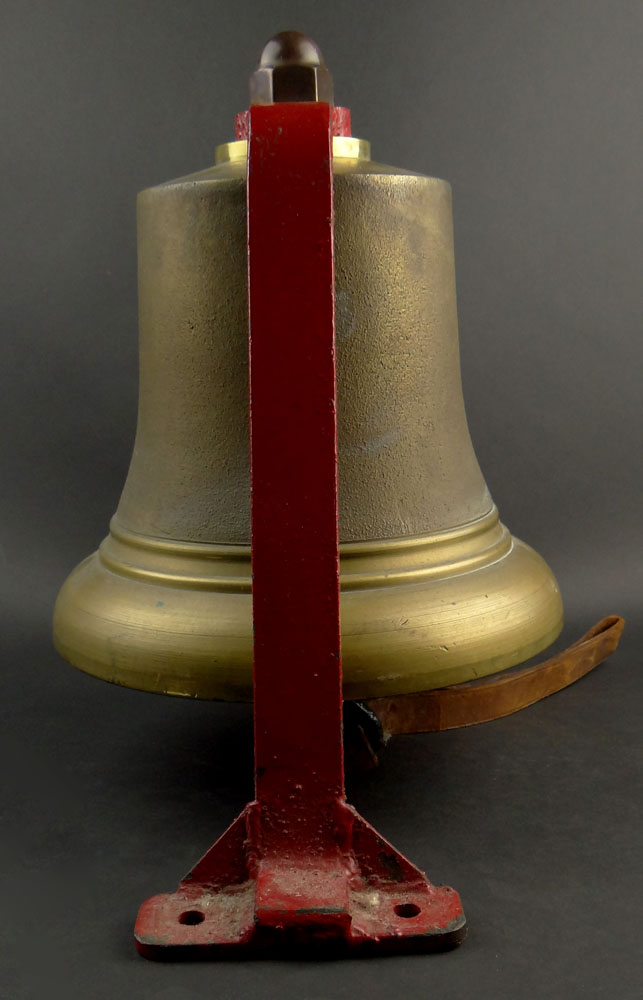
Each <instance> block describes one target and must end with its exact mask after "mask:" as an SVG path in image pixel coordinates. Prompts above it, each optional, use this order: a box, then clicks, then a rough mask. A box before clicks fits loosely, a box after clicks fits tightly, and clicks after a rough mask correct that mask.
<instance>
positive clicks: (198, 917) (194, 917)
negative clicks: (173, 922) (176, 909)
mask: <svg viewBox="0 0 643 1000" xmlns="http://www.w3.org/2000/svg"><path fill="white" fill-rule="evenodd" d="M204 920H205V913H201V910H186V911H185V913H182V914H181V916H180V917H179V923H180V924H190V925H191V926H194V924H202V923H203V921H204Z"/></svg>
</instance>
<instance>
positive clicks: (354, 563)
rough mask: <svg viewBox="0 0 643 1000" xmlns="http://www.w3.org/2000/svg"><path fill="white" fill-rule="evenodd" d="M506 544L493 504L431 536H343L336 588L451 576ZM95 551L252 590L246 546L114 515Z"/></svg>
mask: <svg viewBox="0 0 643 1000" xmlns="http://www.w3.org/2000/svg"><path fill="white" fill-rule="evenodd" d="M511 545H512V540H511V535H510V534H509V532H508V530H507V529H506V528H505V526H504V525H503V524H502V523H501V522H500V520H499V517H498V511H497V509H496V507H493V508H492V509H491V510H490V511H489V513H488V514H485V515H484V516H483V517H481V518H478V519H477V520H475V521H470V522H469V523H468V524H465V525H461V526H459V527H458V528H454V529H451V530H447V531H439V532H435V533H433V534H431V535H419V536H418V535H415V536H412V537H407V538H390V539H385V540H382V541H380V540H378V541H369V542H347V543H344V544H342V545H340V556H341V587H342V590H344V591H346V590H365V589H369V588H373V587H390V586H392V585H396V584H414V583H421V582H423V581H425V580H428V579H431V578H434V577H440V578H444V577H448V576H457V575H459V574H461V573H468V572H469V571H470V570H474V569H479V568H481V567H483V566H489V565H491V563H494V562H497V561H498V560H499V559H501V558H502V557H503V556H505V555H507V554H508V553H509V552H510V551H511ZM99 553H100V559H101V562H102V563H103V564H104V566H106V567H107V569H109V570H111V571H112V572H113V573H117V574H119V575H120V576H127V577H131V578H133V579H139V580H144V581H147V582H149V583H156V584H161V585H166V586H172V587H182V588H187V589H195V590H216V591H227V592H232V593H248V594H249V593H250V590H251V576H250V546H249V545H218V544H211V543H207V544H206V543H197V542H176V541H168V540H166V539H159V538H150V537H148V536H145V535H139V534H136V533H135V532H133V531H129V530H128V529H126V528H124V527H123V525H122V524H120V523H119V521H118V520H117V518H116V517H114V518H113V519H112V522H111V525H110V534H109V536H108V537H107V538H106V539H105V540H104V541H103V543H102V545H101V546H100V549H99ZM391 566H395V567H396V568H395V570H394V571H391Z"/></svg>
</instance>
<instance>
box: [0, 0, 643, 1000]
mask: <svg viewBox="0 0 643 1000" xmlns="http://www.w3.org/2000/svg"><path fill="white" fill-rule="evenodd" d="M286 27H298V28H300V29H301V30H304V31H307V32H308V33H309V34H311V35H312V36H313V37H314V38H315V39H316V40H317V41H318V42H319V43H320V45H321V46H322V49H323V51H324V53H325V55H326V57H327V60H328V62H329V64H330V66H331V69H332V70H333V72H334V76H335V84H336V96H337V99H338V101H339V102H340V103H343V104H346V105H348V106H349V107H351V108H352V112H353V123H354V132H355V134H356V135H360V136H363V137H367V138H369V139H370V140H371V142H372V144H373V150H374V155H375V157H376V158H378V159H380V160H382V161H384V162H392V163H396V164H398V165H402V166H405V167H408V168H412V169H416V170H419V171H422V172H424V173H430V174H435V175H437V176H440V177H446V178H447V179H448V180H450V181H451V183H452V185H453V190H454V211H455V234H456V259H457V277H458V294H459V315H460V329H461V349H462V364H463V380H464V389H465V398H466V401H467V409H468V414H469V420H470V425H471V430H472V436H473V439H474V443H475V447H476V450H477V454H478V457H479V459H480V464H481V466H482V469H483V471H484V473H485V475H486V478H487V481H488V484H489V487H490V489H491V492H492V494H493V495H494V498H495V500H496V502H497V503H498V506H499V508H500V511H501V514H502V517H503V520H505V521H506V522H507V523H508V524H509V525H510V527H511V528H512V529H513V530H514V531H515V532H516V533H517V534H519V535H520V536H521V537H523V538H525V539H526V540H527V541H529V542H530V543H531V544H532V545H534V547H535V548H537V549H538V550H539V551H540V552H541V553H542V554H543V555H544V556H545V558H546V559H547V560H548V561H549V563H550V565H551V566H552V568H553V569H554V571H555V572H556V574H557V576H558V579H559V581H560V584H561V587H562V591H563V597H564V599H565V603H566V609H567V626H566V630H565V634H564V637H563V638H564V639H565V640H568V639H571V638H574V637H575V636H576V635H577V634H580V632H582V631H584V630H585V629H586V628H587V627H588V626H589V625H590V624H591V623H592V622H593V621H594V620H595V619H597V618H598V617H600V616H602V615H603V614H606V613H609V612H612V611H617V612H620V613H623V614H625V615H626V616H627V617H628V618H629V623H628V628H627V631H626V634H625V637H624V639H623V643H622V646H621V649H620V651H619V653H618V654H617V655H616V656H615V657H614V660H613V661H612V662H610V663H609V664H607V665H605V666H603V667H601V668H599V670H598V671H597V672H596V673H594V674H592V675H591V676H590V677H588V678H586V679H585V680H584V681H582V682H581V683H580V684H578V685H576V686H575V687H573V688H570V689H568V690H567V691H565V692H562V693H561V694H559V695H557V696H555V697H554V698H551V699H549V700H547V701H545V702H542V703H541V704H539V705H537V706H535V707H533V708H532V709H529V710H527V711H526V712H524V713H522V714H519V715H516V716H514V717H512V718H510V719H507V720H504V721H501V722H496V723H493V724H490V725H487V726H480V727H477V728H474V729H470V730H461V731H455V732H452V733H447V734H442V735H439V736H416V737H406V738H399V739H398V740H396V741H394V743H393V744H392V745H391V747H390V748H389V751H388V753H387V756H386V758H385V760H384V763H383V765H382V767H381V768H380V770H379V772H378V773H376V774H371V775H368V776H367V777H365V778H361V779H359V780H356V781H353V782H352V787H351V790H350V794H351V799H352V801H353V802H354V803H355V804H356V805H357V806H358V808H359V809H360V810H361V811H362V813H363V814H364V815H365V816H366V817H367V818H368V819H369V820H370V821H371V822H372V823H373V824H374V825H375V826H376V827H377V828H378V829H379V830H380V831H381V832H382V833H383V834H384V835H385V836H388V837H389V839H391V840H392V841H393V842H394V843H395V845H396V846H397V847H398V848H399V849H401V850H403V851H404V852H406V853H408V854H409V855H410V856H411V857H412V859H413V860H414V861H416V862H418V863H419V864H420V865H421V866H422V867H424V868H426V869H427V871H428V872H429V875H430V877H431V878H432V879H433V880H434V881H447V882H450V883H451V884H453V885H455V886H457V888H458V889H459V890H460V892H461V894H462V896H463V900H464V903H465V907H466V911H467V915H468V917H469V923H470V937H469V939H468V941H467V942H466V943H465V945H464V946H463V947H462V948H461V949H460V950H459V951H456V952H453V953H450V954H448V955H443V956H436V957H415V958H392V959H386V960H372V961H363V960H362V961H352V962H343V963H342V962H328V963H323V964H318V965H311V964H306V963H303V962H302V963H300V962H297V961H293V962H281V963H276V962H267V963H250V964H225V965H201V966H189V965H188V966H185V965H183V966H156V965H153V964H151V963H146V962H145V961H144V960H142V959H140V958H138V957H137V956H136V954H135V952H134V949H133V945H132V943H131V927H132V924H133V920H134V917H135V913H136V909H137V907H138V905H139V903H140V902H141V901H142V900H143V899H145V898H146V897H147V896H148V895H151V894H152V893H154V892H157V891H161V890H164V889H170V888H172V887H173V886H174V884H175V883H176V881H177V879H178V877H179V876H180V875H181V874H182V873H183V871H184V870H185V869H186V868H187V867H188V866H189V865H190V864H191V862H193V861H194V860H195V859H196V858H197V857H198V856H199V854H200V853H201V852H202V850H203V849H204V848H205V847H206V846H207V845H208V844H209V843H210V842H211V841H212V840H213V839H214V838H215V836H216V835H218V833H219V832H220V831H221V830H222V829H223V827H224V825H225V824H226V823H227V822H229V821H230V820H231V819H232V818H233V816H234V815H235V813H236V812H237V811H238V810H239V809H240V808H241V806H242V805H243V803H244V802H245V800H246V799H247V798H248V796H249V795H250V794H251V785H250V775H251V728H250V716H249V711H248V709H247V707H244V706H224V705H208V704H195V703H188V702H183V701H180V700H174V699H169V698H165V699H163V698H153V697H151V696H149V695H143V694H140V693H137V692H130V691H126V690H124V689H118V688H115V687H111V686H109V685H105V684H102V683H100V682H98V681H95V680H93V679H91V678H88V677H86V676H84V675H82V674H80V673H77V672H76V671H74V670H72V669H71V668H70V667H69V666H67V665H66V664H64V663H62V662H60V661H58V660H57V658H56V656H55V654H54V653H53V651H52V648H51V642H50V618H51V609H52V604H53V601H54V599H55V595H56V591H57V588H58V587H59V585H60V584H61V583H62V580H63V579H64V577H65V575H66V573H67V572H68V571H69V570H70V569H71V568H72V566H73V565H75V563H76V562H78V561H79V559H80V558H82V557H84V556H85V555H86V554H87V553H88V552H89V551H90V550H91V549H93V548H95V546H96V544H97V543H98V541H99V540H100V538H101V536H102V535H103V533H104V532H105V530H106V527H107V522H108V519H109V517H110V515H111V514H112V512H113V510H114V508H115V506H116V503H117V501H118V496H119V492H120V489H121V487H122V484H123V481H124V478H125V474H126V470H127V464H128V460H129V455H130V451H131V446H132V441H133V432H134V426H135V414H136V391H137V385H136V383H137V370H136V366H137V344H136V338H137V331H136V326H137V319H136V308H137V307H136V283H135V282H136V257H135V255H136V243H135V219H134V199H135V194H136V192H137V191H138V190H139V189H140V188H142V187H146V186H148V185H152V184H155V183H158V182H160V181H163V180H166V179H168V178H170V177H173V176H178V175H181V174H185V173H188V172H191V171H193V170H196V169H200V168H202V167H204V166H206V165H207V164H209V163H210V162H211V159H212V150H213V147H214V145H215V144H216V143H217V142H221V141H225V140H226V139H227V138H229V137H230V136H231V131H232V118H233V115H234V113H235V112H236V111H238V110H240V109H242V108H244V107H245V106H246V78H247V75H248V73H249V71H250V70H251V68H252V66H253V64H254V61H255V59H256V57H257V54H258V51H259V50H260V48H261V45H262V44H263V42H264V41H265V39H266V38H267V37H269V36H270V35H271V34H273V33H274V32H275V31H277V30H281V29H283V28H286ZM642 51H643V6H642V5H641V3H640V0H611V2H608V0H604V2H595V0H556V2H552V0H537V2H535V0H517V2H516V0H514V2H501V0H489V2H486V3H482V2H479V3H475V2H473V0H467V2H454V0H451V2H448V0H441V2H433V0H425V2H419V0H416V2H406V3H404V2H402V3H398V4H384V3H376V2H370V3H368V2H365V0H360V2H345V3H343V4H340V3H313V2H311V0H301V2H294V0H293V2H270V3H264V4H259V3H257V4H256V5H253V4H249V3H243V2H236V3H232V2H229V0H219V2H215V0H208V2H205V0H185V2H183V3H178V2H177V3H168V2H148V3H143V2H132V0H128V2H124V0H111V2H110V3H97V2H92V0H66V2H61V0H58V2H52V0H49V2H45V0H41V2H30V0H22V2H17V0H4V3H3V5H2V11H1V13H0V93H1V95H2V97H1V99H0V113H1V115H2V120H1V123H0V124H1V128H0V137H1V139H0V159H1V163H2V168H1V169H2V228H1V231H0V245H1V248H2V264H1V272H0V281H1V282H2V292H1V295H0V312H1V317H2V357H3V366H2V367H3V380H2V394H1V397H0V398H1V401H2V402H1V405H2V414H1V418H2V419H1V426H2V436H1V437H2V445H1V446H2V451H3V454H2V459H1V468H2V470H3V489H2V549H1V551H0V559H1V564H2V568H3V572H2V576H1V586H2V601H3V614H2V628H1V635H0V642H1V643H2V668H3V687H2V690H3V705H2V713H3V721H2V727H1V729H0V732H1V735H2V739H3V744H4V753H3V778H4V781H5V782H6V785H7V787H6V789H4V790H3V792H2V812H3V820H4V822H3V843H2V849H1V851H0V857H1V858H2V863H3V866H4V867H6V874H5V877H4V883H3V884H5V885H6V887H7V888H5V890H4V891H3V893H2V902H3V914H2V919H1V921H0V935H2V938H3V941H4V946H3V949H2V952H3V958H2V963H3V966H4V969H3V970H2V975H1V976H0V995H1V996H2V997H3V1000H4V998H7V1000H22V998H38V1000H40V998H41V997H42V998H45V997H46V998H51V997H59V996H60V997H63V996H65V997H71V996H78V997H81V996H82V997H87V998H96V1000H102V998H106V1000H107V998H109V1000H113V998H115V997H123V998H130V997H131V998H137V1000H144V998H148V997H150V998H151V997H154V998H155V1000H184V998H185V1000H187V998H191V997H210V996H212V995H216V996H221V997H226V998H227V997H243V998H245V997H248V998H250V997H257V998H259V997H262V998H263V997H281V996H289V997H295V998H311V1000H330V998H335V997H337V998H343V997H347V998H348V997H354V996H356V995H361V994H366V995H370V996H373V997H389V996H400V997H405V998H407V997H408V998H411V997H416V996H417V997H420V996H425V995H434V996H439V997H441V998H442V1000H448V998H451V997H462V996H475V997H476V998H477V1000H486V998H491V997H511V998H513V1000H521V998H536V997H542V996H547V997H554V998H558V997H561V998H562V997H570V998H577V997H578V998H581V997H582V998H585V997H587V998H601V997H610V998H611V997H618V998H619V1000H630V998H632V1000H634V998H635V997H636V998H638V997H639V996H640V995H641V993H642V992H643V969H642V965H641V958H640V952H641V949H640V943H639V939H640V928H641V922H642V909H641V898H642V889H643V885H642V880H641V874H642V871H641V836H640V824H641V802H642V795H641V782H640V749H641V742H640V737H639V733H638V730H639V704H640V694H641V680H640V670H639V656H638V650H639V642H640V639H641V621H640V615H639V613H638V612H639V609H640V603H641V598H640V595H641V592H642V584H643V580H642V573H641V563H642V560H641V549H642V541H643V538H642V534H643V533H642V530H641V520H642V519H641V493H642V491H641V480H642V474H641V454H642V445H643V442H642V432H641V428H642V420H641V374H642V371H641V360H642V354H641V337H640V330H641V315H642V305H643V303H642V294H641V289H642V287H643V284H642V281H641V265H642V253H641V232H642V227H641V222H642V209H641V205H642V199H641V174H642V168H641V164H642V163H643V129H642V126H641V120H642V119H641V106H642V100H641V98H642V92H643V69H642V66H643V61H642V55H641V53H642Z"/></svg>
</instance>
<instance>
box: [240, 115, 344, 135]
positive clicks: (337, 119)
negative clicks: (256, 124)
mask: <svg viewBox="0 0 643 1000" xmlns="http://www.w3.org/2000/svg"><path fill="white" fill-rule="evenodd" d="M330 125H331V131H332V134H333V135H351V112H350V108H339V107H332V108H331V109H330ZM249 135H250V111H239V113H238V114H236V115H235V116H234V137H235V139H247V138H248V136H249Z"/></svg>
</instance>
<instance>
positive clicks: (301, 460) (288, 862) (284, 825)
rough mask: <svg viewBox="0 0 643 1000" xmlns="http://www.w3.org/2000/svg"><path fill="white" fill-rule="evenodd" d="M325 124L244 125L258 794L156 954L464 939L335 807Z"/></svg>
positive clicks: (193, 881) (151, 938)
mask: <svg viewBox="0 0 643 1000" xmlns="http://www.w3.org/2000/svg"><path fill="white" fill-rule="evenodd" d="M331 131H332V130H331V115H330V108H329V106H328V105H326V104H321V103H316V104H303V103H300V104H276V105H271V106H266V107H254V108H252V110H251V113H250V146H249V164H248V252H249V306H250V393H251V409H250V412H251V467H252V562H253V617H254V689H255V762H256V779H255V780H256V785H255V787H256V799H255V801H254V802H252V803H250V804H249V805H248V806H246V808H245V810H244V811H243V813H242V814H241V815H240V816H239V818H238V819H237V820H236V821H235V822H234V823H233V824H232V826H231V827H230V828H229V829H228V830H227V831H226V833H225V834H224V835H223V836H222V837H221V838H220V839H219V840H218V841H217V843H215V844H214V846H213V847H211V848H210V850H209V851H208V852H207V854H206V855H205V857H204V858H202V860H201V861H200V862H198V864H197V865H196V866H195V867H194V868H193V869H192V871H191V872H190V873H189V874H188V875H187V876H186V877H185V878H184V879H183V881H182V882H181V884H180V885H179V887H178V889H177V891H176V892H174V893H171V894H165V895H161V896H155V897H153V898H152V899H150V900H148V901H147V903H145V904H144V905H143V907H142V908H141V910H140V912H139V916H138V920H137V924H136V930H135V937H136V942H137V946H138V948H139V950H140V951H141V952H142V954H144V955H146V956H148V957H150V958H167V957H172V958H174V957H198V956H217V955H225V954H226V953H227V952H234V951H235V950H239V949H243V948H245V949H247V950H249V951H253V950H257V951H261V950H262V949H265V948H269V949H275V948H280V947H284V948H286V949H288V948H292V947H294V946H295V945H296V946H297V947H300V948H301V947H302V946H303V947H307V946H320V945H327V946H332V947H334V948H335V949H338V950H344V951H350V950H352V949H355V948H358V947H362V948H367V949H368V948H371V949H373V950H377V951H381V950H387V949H388V950H396V951H399V950H427V949H430V948H435V947H445V946H450V945H453V944H456V943H458V942H459V941H460V940H461V939H462V937H463V934H464V915H463V913H462V908H461V905H460V900H459V897H458V895H457V893H456V892H454V891H453V890H451V889H449V888H448V887H444V886H443V887H435V886H433V885H431V884H430V883H429V882H428V881H427V880H426V877H425V876H424V875H423V874H422V872H420V871H419V869H417V868H415V866H414V865H412V864H411V863H410V862H409V861H407V860H406V858H404V857H403V856H402V855H400V854H399V853H398V852H397V851H395V849H394V848H393V847H391V845H390V844H388V843H387V842H386V841H384V840H383V839H382V838H381V837H380V836H379V835H378V834H377V833H376V832H375V831H374V830H373V829H372V827H370V826H369V825H368V824H367V823H366V822H365V821H364V820H363V819H362V818H361V817H360V816H359V815H358V814H357V813H356V812H355V810H354V809H353V808H352V807H351V806H349V805H348V804H347V803H346V800H345V796H344V768H343V759H342V693H341V660H340V633H339V557H338V534H337V446H336V441H337V426H336V409H335V390H336V372H335V344H334V281H333V183H332V151H331Z"/></svg>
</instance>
